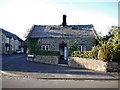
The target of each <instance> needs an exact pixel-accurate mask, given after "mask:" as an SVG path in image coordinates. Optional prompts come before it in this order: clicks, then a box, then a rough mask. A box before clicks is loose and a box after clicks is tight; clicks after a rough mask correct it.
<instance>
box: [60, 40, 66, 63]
mask: <svg viewBox="0 0 120 90" xmlns="http://www.w3.org/2000/svg"><path fill="white" fill-rule="evenodd" d="M59 53H60V57H59V63H60V64H67V44H66V43H64V42H62V43H61V44H59Z"/></svg>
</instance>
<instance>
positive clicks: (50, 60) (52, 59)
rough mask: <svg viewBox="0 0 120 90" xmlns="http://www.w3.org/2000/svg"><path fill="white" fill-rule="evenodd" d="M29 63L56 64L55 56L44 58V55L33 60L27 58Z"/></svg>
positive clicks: (56, 58)
mask: <svg viewBox="0 0 120 90" xmlns="http://www.w3.org/2000/svg"><path fill="white" fill-rule="evenodd" d="M27 60H29V61H34V62H40V63H46V64H58V57H57V56H44V55H36V56H35V57H34V58H27Z"/></svg>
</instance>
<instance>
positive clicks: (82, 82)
mask: <svg viewBox="0 0 120 90" xmlns="http://www.w3.org/2000/svg"><path fill="white" fill-rule="evenodd" d="M2 70H3V71H5V72H9V73H13V74H21V75H22V76H20V77H19V76H18V77H15V76H9V75H8V76H7V75H6V76H3V77H2V86H3V88H118V81H117V80H113V79H114V78H116V76H115V75H114V74H109V73H103V72H96V71H91V70H84V69H75V68H70V67H68V66H67V65H49V64H42V63H35V62H30V61H27V60H26V56H25V55H24V54H13V55H3V57H2ZM51 77H52V78H53V79H41V78H51ZM61 77H62V78H76V79H61ZM54 78H59V79H54ZM110 79H111V80H110Z"/></svg>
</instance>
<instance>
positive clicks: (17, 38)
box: [0, 28, 23, 41]
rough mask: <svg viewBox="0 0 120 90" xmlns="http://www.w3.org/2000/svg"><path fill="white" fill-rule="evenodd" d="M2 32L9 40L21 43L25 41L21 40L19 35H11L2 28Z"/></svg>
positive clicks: (0, 30)
mask: <svg viewBox="0 0 120 90" xmlns="http://www.w3.org/2000/svg"><path fill="white" fill-rule="evenodd" d="M0 32H2V33H3V34H5V35H6V37H9V38H14V39H15V40H19V41H23V40H22V39H21V38H19V37H18V36H17V35H15V34H13V33H11V32H8V31H6V30H4V29H1V28H0Z"/></svg>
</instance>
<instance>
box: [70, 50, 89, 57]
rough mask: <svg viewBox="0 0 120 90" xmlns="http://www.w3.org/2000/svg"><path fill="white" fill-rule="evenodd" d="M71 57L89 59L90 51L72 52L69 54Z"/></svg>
mask: <svg viewBox="0 0 120 90" xmlns="http://www.w3.org/2000/svg"><path fill="white" fill-rule="evenodd" d="M71 56H72V57H80V58H91V51H83V52H81V51H74V52H73V53H72V54H71Z"/></svg>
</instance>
